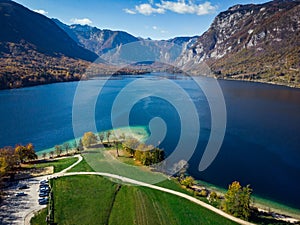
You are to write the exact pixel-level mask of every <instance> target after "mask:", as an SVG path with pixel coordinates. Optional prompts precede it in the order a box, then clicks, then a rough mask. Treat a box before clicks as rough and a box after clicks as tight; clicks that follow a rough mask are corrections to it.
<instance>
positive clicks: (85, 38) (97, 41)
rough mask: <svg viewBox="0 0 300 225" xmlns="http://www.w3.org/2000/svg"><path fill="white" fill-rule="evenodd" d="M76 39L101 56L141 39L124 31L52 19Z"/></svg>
mask: <svg viewBox="0 0 300 225" xmlns="http://www.w3.org/2000/svg"><path fill="white" fill-rule="evenodd" d="M52 20H53V21H54V22H55V23H56V24H57V25H58V26H59V27H60V28H61V29H63V30H64V31H65V32H66V33H67V34H68V35H69V36H70V37H71V38H72V39H73V40H74V41H76V42H77V43H78V44H80V45H81V46H84V47H85V48H86V49H89V50H90V51H92V52H94V53H96V54H98V55H99V56H100V55H102V54H104V53H106V52H108V51H109V50H111V49H114V48H116V47H118V46H120V45H124V44H128V43H131V42H136V41H139V40H140V39H139V38H137V37H134V36H133V35H131V34H128V33H127V32H124V31H112V30H107V29H104V30H100V29H99V28H97V27H91V26H88V25H79V24H73V25H70V26H68V25H66V24H64V23H62V22H60V21H59V20H58V19H52Z"/></svg>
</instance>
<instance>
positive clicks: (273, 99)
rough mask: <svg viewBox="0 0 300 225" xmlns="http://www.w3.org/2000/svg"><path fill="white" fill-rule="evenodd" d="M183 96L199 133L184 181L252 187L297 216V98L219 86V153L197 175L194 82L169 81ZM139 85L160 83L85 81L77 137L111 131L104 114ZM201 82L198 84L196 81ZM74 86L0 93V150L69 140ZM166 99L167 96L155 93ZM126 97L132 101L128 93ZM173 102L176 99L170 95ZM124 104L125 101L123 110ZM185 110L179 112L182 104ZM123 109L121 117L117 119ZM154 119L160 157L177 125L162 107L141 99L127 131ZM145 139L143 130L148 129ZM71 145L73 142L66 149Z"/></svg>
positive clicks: (171, 111) (204, 124)
mask: <svg viewBox="0 0 300 225" xmlns="http://www.w3.org/2000/svg"><path fill="white" fill-rule="evenodd" d="M167 78H169V79H170V78H172V82H175V83H176V84H177V85H180V86H181V87H182V88H183V89H184V90H185V91H186V93H188V95H189V96H190V98H191V99H192V101H193V103H194V104H195V106H196V109H197V111H198V113H199V118H200V119H199V121H200V125H201V131H200V136H199V142H198V145H197V148H196V151H195V152H194V154H193V157H192V158H191V160H190V161H189V164H190V168H189V173H190V174H191V175H193V176H194V177H196V178H198V179H201V180H204V181H206V182H208V183H212V184H215V185H217V186H220V187H224V188H226V187H227V186H228V184H229V183H231V182H232V181H234V180H238V181H240V182H241V183H242V184H243V185H246V184H251V186H252V188H253V189H254V193H256V194H258V195H259V196H262V197H264V198H268V199H272V200H275V201H278V202H281V203H283V204H286V205H289V206H293V207H295V208H298V209H300V195H299V194H298V187H299V186H300V179H299V174H300V164H299V162H300V151H299V150H300V142H299V133H300V132H299V131H300V116H299V115H300V91H299V90H295V89H290V88H285V87H279V86H271V85H264V84H257V83H247V82H237V81H234V82H233V81H220V86H221V88H222V90H223V93H224V97H225V101H226V109H227V129H226V134H225V139H224V142H223V145H222V147H221V149H220V152H219V154H218V156H217V158H216V159H215V161H214V162H213V163H212V164H211V166H210V167H209V168H208V169H207V170H205V171H204V172H199V171H198V165H199V161H200V159H201V157H202V155H203V151H204V148H205V146H206V144H207V142H208V138H209V135H210V126H211V118H210V111H209V106H208V103H207V100H206V98H205V95H204V94H203V92H201V91H200V90H199V88H197V87H196V86H195V84H194V82H193V81H192V80H191V79H189V78H187V77H183V76H180V75H176V76H175V75H172V76H169V77H167ZM138 79H146V81H149V82H151V80H160V79H166V77H165V76H161V75H156V74H152V75H144V76H120V77H116V78H114V79H113V80H110V81H109V82H108V83H106V85H105V87H104V88H102V87H103V85H104V81H103V80H90V81H85V85H86V86H85V88H86V92H84V93H83V94H82V95H80V97H81V100H82V101H81V103H80V107H79V108H80V112H79V115H80V118H81V119H82V120H78V121H77V122H78V123H79V125H80V127H81V130H79V133H81V135H82V134H83V133H84V132H86V131H88V130H90V128H91V127H92V124H91V123H90V121H88V120H85V119H86V118H87V115H89V114H90V113H94V114H95V124H96V127H97V130H98V131H102V130H108V129H111V128H112V124H111V108H112V104H113V102H114V99H115V98H116V96H117V95H118V94H119V93H120V91H121V90H122V89H123V88H124V86H126V85H128V84H130V83H131V82H133V81H136V80H138ZM203 79H204V78H203ZM77 85H78V82H71V83H58V84H51V85H44V86H37V87H30V88H24V89H15V90H5V91H0V106H1V112H0V113H1V117H0V124H1V126H0V146H6V145H15V144H16V143H22V144H26V143H28V142H32V143H33V144H34V145H35V147H36V150H37V151H41V150H45V149H49V148H52V147H53V146H54V145H56V144H62V143H64V142H66V141H68V140H73V139H74V133H73V125H72V122H74V121H72V109H73V100H74V95H75V93H76V87H77ZM95 87H96V88H102V90H101V93H100V97H99V98H98V100H97V102H96V105H95V110H93V111H92V112H90V111H89V110H88V109H89V108H90V105H89V104H90V103H89V99H90V98H91V96H92V95H93V94H95V93H93V92H89V90H91V89H93V88H95ZM160 88H161V89H163V90H166V91H168V93H173V91H174V90H173V89H168V88H166V87H165V86H163V85H162V86H161V87H160ZM132 92H133V94H135V93H137V91H136V90H132ZM173 97H174V98H180V96H176V95H175V94H174V96H173ZM127 101H130V99H125V102H127ZM183 105H184V104H183ZM125 112H126V109H124V110H122V109H120V110H119V112H118V113H120V115H122V113H125ZM154 117H160V118H162V119H163V120H164V121H165V124H166V127H167V134H166V137H165V139H164V140H162V141H161V142H160V144H159V147H161V148H164V149H165V151H166V152H167V154H171V152H172V150H173V149H174V148H175V147H176V145H177V144H178V139H179V137H180V135H181V133H180V130H181V121H180V115H179V114H178V111H177V110H176V109H175V108H174V106H173V105H172V104H169V103H168V102H167V101H165V100H164V99H160V98H155V97H146V98H143V99H141V101H139V102H137V104H135V105H134V107H133V108H132V109H131V110H130V118H129V119H130V124H129V125H130V126H141V127H144V128H147V129H148V124H149V121H150V120H151V119H152V118H154ZM148 131H149V129H148ZM71 143H72V141H71Z"/></svg>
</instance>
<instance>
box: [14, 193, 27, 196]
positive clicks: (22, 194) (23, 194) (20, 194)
mask: <svg viewBox="0 0 300 225" xmlns="http://www.w3.org/2000/svg"><path fill="white" fill-rule="evenodd" d="M26 195H27V194H25V193H24V192H18V193H17V194H16V196H17V197H20V196H26Z"/></svg>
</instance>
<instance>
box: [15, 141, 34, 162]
mask: <svg viewBox="0 0 300 225" xmlns="http://www.w3.org/2000/svg"><path fill="white" fill-rule="evenodd" d="M14 152H15V154H16V155H17V156H18V158H19V160H20V161H21V162H22V163H23V162H25V161H27V160H33V159H37V155H36V154H35V151H34V147H33V145H32V144H31V143H29V144H27V145H26V146H23V145H17V146H16V147H15V149H14Z"/></svg>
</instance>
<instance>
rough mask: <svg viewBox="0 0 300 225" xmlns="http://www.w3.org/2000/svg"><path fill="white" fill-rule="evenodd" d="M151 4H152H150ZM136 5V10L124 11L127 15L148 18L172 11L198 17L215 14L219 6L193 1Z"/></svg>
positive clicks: (183, 0)
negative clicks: (141, 15)
mask: <svg viewBox="0 0 300 225" xmlns="http://www.w3.org/2000/svg"><path fill="white" fill-rule="evenodd" d="M149 3H150V4H149ZM149 3H143V4H140V5H136V6H135V9H124V11H125V12H126V13H129V14H136V13H140V14H143V15H146V16H149V15H151V14H163V13H165V12H166V11H171V12H175V13H179V14H196V15H198V16H201V15H206V14H210V13H214V12H215V11H216V9H217V6H213V5H211V3H210V2H205V3H203V4H195V3H194V2H193V1H192V0H189V1H186V0H177V1H175V2H174V1H164V0H161V2H160V3H156V4H155V5H153V4H154V3H153V1H149Z"/></svg>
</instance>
